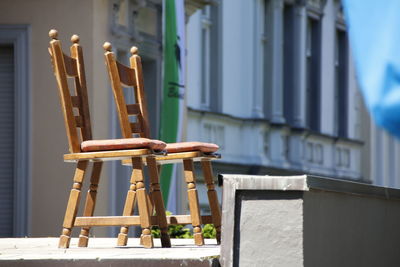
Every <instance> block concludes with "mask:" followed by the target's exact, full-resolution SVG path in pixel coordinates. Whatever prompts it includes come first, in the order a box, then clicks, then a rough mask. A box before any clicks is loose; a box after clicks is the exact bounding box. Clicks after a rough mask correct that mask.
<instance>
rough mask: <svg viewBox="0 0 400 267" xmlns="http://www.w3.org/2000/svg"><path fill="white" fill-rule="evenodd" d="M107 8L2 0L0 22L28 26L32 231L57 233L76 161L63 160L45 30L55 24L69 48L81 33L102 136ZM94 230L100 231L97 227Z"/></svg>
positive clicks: (76, 1) (56, 0)
mask: <svg viewBox="0 0 400 267" xmlns="http://www.w3.org/2000/svg"><path fill="white" fill-rule="evenodd" d="M108 10H109V9H108V1H106V0H96V1H94V0H85V1H81V0H70V1H62V0H37V1H30V0H12V1H9V0H3V1H0V24H28V25H30V30H31V32H30V41H29V46H30V47H29V49H30V58H31V66H30V77H31V81H30V88H31V99H30V103H31V125H32V129H31V144H30V145H31V153H32V155H31V157H30V159H31V166H32V168H31V188H30V192H31V199H30V201H29V202H30V205H31V207H30V210H31V215H30V222H29V225H30V231H29V235H30V236H57V235H59V234H60V231H61V225H62V220H63V217H64V211H65V207H66V203H67V197H68V194H69V192H68V191H69V189H70V187H71V186H72V175H73V171H74V164H70V163H64V162H63V154H64V153H67V152H68V147H67V138H66V133H65V128H64V121H63V117H62V113H61V108H60V103H59V99H58V89H57V84H56V80H55V78H54V75H53V71H52V67H51V63H50V56H49V54H48V51H47V47H48V42H49V37H48V32H49V30H50V29H52V28H55V29H58V31H59V38H60V40H61V41H62V44H63V48H64V50H65V51H66V52H67V53H68V51H69V45H70V41H69V39H70V37H71V35H72V34H78V35H79V36H80V37H81V44H82V46H83V49H84V57H85V65H86V75H87V82H88V89H89V102H90V104H91V115H92V120H93V124H94V127H93V132H94V137H95V138H104V137H106V136H108V130H107V129H108V124H107V123H108V114H109V111H108V104H109V92H108V90H109V88H108V81H107V76H106V72H105V67H104V63H103V62H104V60H103V49H102V44H103V42H104V41H105V40H106V39H107V31H108V28H107V26H108V24H107V23H108V19H107V14H108ZM94 88H95V91H94ZM106 171H107V170H106V169H105V170H104V171H103V172H106ZM106 185H107V180H106V176H104V177H102V181H101V184H100V188H99V190H100V193H101V195H102V197H101V199H100V200H99V202H98V205H97V210H98V212H99V213H103V214H104V212H105V210H106V209H107V195H108V194H107V186H106ZM85 190H86V188H85ZM99 230H100V229H99ZM97 233H98V234H101V233H103V231H102V230H101V231H97V230H96V232H95V234H97Z"/></svg>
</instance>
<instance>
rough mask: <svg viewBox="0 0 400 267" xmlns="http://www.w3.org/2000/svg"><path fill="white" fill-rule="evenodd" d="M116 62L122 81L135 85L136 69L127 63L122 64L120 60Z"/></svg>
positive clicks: (127, 84)
mask: <svg viewBox="0 0 400 267" xmlns="http://www.w3.org/2000/svg"><path fill="white" fill-rule="evenodd" d="M116 63H117V68H118V73H119V78H120V80H121V83H122V84H123V85H125V86H135V84H136V81H135V71H134V70H133V69H131V68H128V67H127V66H125V65H122V64H121V63H119V62H118V61H117V62H116Z"/></svg>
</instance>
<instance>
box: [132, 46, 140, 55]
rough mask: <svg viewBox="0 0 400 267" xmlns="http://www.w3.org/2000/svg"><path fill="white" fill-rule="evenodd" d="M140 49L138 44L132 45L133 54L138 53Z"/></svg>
mask: <svg viewBox="0 0 400 267" xmlns="http://www.w3.org/2000/svg"><path fill="white" fill-rule="evenodd" d="M138 51H139V49H138V48H137V47H136V46H132V47H131V54H132V55H137V53H138Z"/></svg>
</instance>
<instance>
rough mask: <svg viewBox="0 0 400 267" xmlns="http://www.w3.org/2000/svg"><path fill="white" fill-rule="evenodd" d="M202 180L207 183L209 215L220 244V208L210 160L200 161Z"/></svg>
mask: <svg viewBox="0 0 400 267" xmlns="http://www.w3.org/2000/svg"><path fill="white" fill-rule="evenodd" d="M201 167H202V169H203V175H204V180H205V182H206V184H207V196H208V202H209V204H210V209H211V217H212V221H213V224H214V227H215V229H216V231H217V243H218V244H221V208H220V206H219V203H218V195H217V192H216V191H215V185H214V179H213V173H212V167H211V160H207V159H203V160H202V161H201Z"/></svg>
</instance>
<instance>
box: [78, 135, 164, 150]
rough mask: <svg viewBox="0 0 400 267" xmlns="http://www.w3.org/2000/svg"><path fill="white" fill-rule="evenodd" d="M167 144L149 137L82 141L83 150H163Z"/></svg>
mask: <svg viewBox="0 0 400 267" xmlns="http://www.w3.org/2000/svg"><path fill="white" fill-rule="evenodd" d="M165 146H166V144H165V143H164V142H163V141H159V140H151V139H148V138H123V139H105V140H89V141H83V142H82V143H81V149H82V151H83V152H91V151H105V150H106V151H107V150H124V149H138V148H147V149H153V150H163V149H164V148H165Z"/></svg>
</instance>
